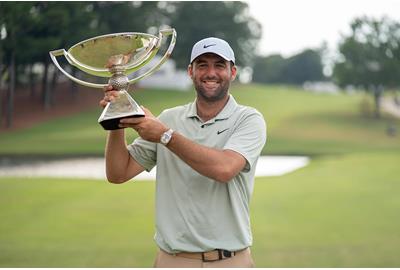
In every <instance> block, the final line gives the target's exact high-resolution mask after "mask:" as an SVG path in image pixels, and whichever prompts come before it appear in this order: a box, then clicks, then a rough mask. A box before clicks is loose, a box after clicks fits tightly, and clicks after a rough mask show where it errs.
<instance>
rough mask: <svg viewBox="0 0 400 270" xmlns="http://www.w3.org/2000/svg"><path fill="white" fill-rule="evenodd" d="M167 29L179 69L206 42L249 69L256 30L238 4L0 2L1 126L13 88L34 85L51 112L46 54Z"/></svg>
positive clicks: (52, 84)
mask: <svg viewBox="0 0 400 270" xmlns="http://www.w3.org/2000/svg"><path fill="white" fill-rule="evenodd" d="M171 26H172V27H174V28H175V29H176V31H177V32H178V41H177V44H176V47H175V50H174V52H173V54H172V58H173V59H174V60H175V62H176V63H177V66H178V67H179V68H186V66H187V65H188V61H189V57H190V49H191V47H192V45H193V44H194V43H195V42H196V41H198V40H199V39H201V38H204V37H208V36H216V37H220V38H224V39H226V40H227V41H228V42H229V43H230V44H231V45H232V47H233V49H234V50H235V51H236V53H237V55H238V57H237V63H238V64H239V65H250V64H251V63H252V60H253V59H254V57H255V54H254V52H255V49H256V46H257V44H258V41H259V40H260V38H261V25H260V24H259V23H258V22H257V21H256V20H255V19H253V18H252V17H251V16H250V15H249V12H248V5H247V4H246V3H243V2H164V1H144V2H140V1H134V2H47V1H45V2H0V42H1V43H0V91H6V92H7V93H6V94H5V95H2V93H1V92H0V106H2V105H3V104H5V107H6V108H5V110H4V108H2V107H0V114H1V113H2V112H4V111H5V113H6V125H7V126H10V125H11V123H12V113H13V99H14V95H15V89H16V84H21V83H24V84H26V85H28V87H30V88H31V89H34V88H33V85H35V84H37V83H40V84H41V89H40V96H41V99H42V102H43V106H44V107H45V108H49V107H51V106H52V92H53V91H54V89H55V88H56V84H57V80H58V75H59V72H50V71H51V67H53V66H52V65H51V63H50V62H51V61H50V58H49V54H48V52H49V51H51V50H55V49H61V48H65V49H68V48H70V47H71V46H72V45H74V44H76V43H77V42H79V41H82V40H85V39H88V38H91V37H94V36H98V35H103V34H109V33H117V32H145V33H150V34H155V35H157V34H158V30H160V29H162V28H168V27H171ZM38 65H39V66H40V67H42V71H40V72H36V70H35V67H37V66H38ZM71 72H73V73H75V72H77V71H76V70H75V69H72V70H71ZM73 75H75V76H76V74H73ZM71 89H72V90H71V93H74V91H73V89H74V87H71ZM32 91H33V90H32ZM2 97H6V99H7V100H1V98H2ZM2 118H3V117H2V116H1V115H0V119H2Z"/></svg>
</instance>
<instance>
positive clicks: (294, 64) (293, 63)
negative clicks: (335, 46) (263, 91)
mask: <svg viewBox="0 0 400 270" xmlns="http://www.w3.org/2000/svg"><path fill="white" fill-rule="evenodd" d="M320 80H325V77H324V75H323V73H322V62H321V56H320V52H319V51H316V50H311V49H307V50H304V51H303V52H301V53H299V54H296V55H293V56H291V57H289V58H283V57H282V56H281V55H270V56H267V57H260V58H259V59H258V60H257V61H256V63H255V65H254V71H253V81H254V82H260V83H288V84H302V83H304V82H306V81H320Z"/></svg>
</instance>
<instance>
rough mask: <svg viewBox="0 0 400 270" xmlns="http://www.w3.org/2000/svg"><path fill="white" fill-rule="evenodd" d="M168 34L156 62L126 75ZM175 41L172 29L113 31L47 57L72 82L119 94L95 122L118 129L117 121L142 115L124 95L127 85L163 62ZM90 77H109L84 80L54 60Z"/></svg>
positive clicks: (149, 57)
mask: <svg viewBox="0 0 400 270" xmlns="http://www.w3.org/2000/svg"><path fill="white" fill-rule="evenodd" d="M168 36H171V39H170V43H169V46H168V48H167V50H166V52H165V54H164V55H163V56H162V57H161V59H160V60H159V61H158V63H156V64H154V65H153V67H151V68H150V69H149V70H148V71H147V72H145V73H143V74H142V75H140V76H138V77H136V78H132V79H130V78H128V75H130V74H132V73H133V72H135V71H137V70H139V69H140V68H142V67H143V66H145V65H146V64H148V63H149V62H150V60H152V59H153V57H154V56H155V55H156V54H157V52H158V50H159V49H160V47H161V43H162V40H163V39H167V38H168ZM175 43H176V31H175V29H173V28H172V29H166V30H161V31H160V32H159V35H158V37H157V36H154V35H150V34H146V33H135V32H127V33H115V34H109V35H103V36H98V37H94V38H90V39H87V40H85V41H82V42H79V43H78V44H75V45H74V46H72V47H71V48H70V49H69V50H68V51H65V50H64V49H59V50H54V51H51V52H49V53H50V57H51V60H52V61H53V63H54V64H55V65H56V67H57V68H58V69H59V70H61V72H62V73H64V75H65V76H67V77H68V78H70V79H71V80H73V81H74V82H76V83H78V84H80V85H84V86H88V87H93V88H104V87H105V86H107V85H108V84H110V85H112V87H113V88H114V89H116V90H118V92H119V95H118V98H116V99H115V100H114V101H112V102H109V103H108V104H107V106H106V107H105V108H104V110H103V112H102V114H101V115H100V118H99V120H98V122H99V123H100V124H101V125H102V126H103V128H104V129H105V130H114V129H119V127H118V124H119V120H120V119H122V118H128V117H142V116H144V112H143V110H142V108H140V106H139V105H138V104H137V103H136V101H135V100H134V99H133V98H132V97H131V96H130V95H129V94H128V92H127V91H128V88H129V85H131V84H133V83H135V82H137V81H139V80H141V79H143V78H145V77H147V76H149V75H151V74H152V73H153V72H155V71H156V70H157V69H158V68H160V67H161V65H162V64H163V63H164V62H165V61H167V59H168V57H169V56H170V55H171V53H172V50H173V49H174V47H175ZM62 55H64V57H65V58H66V59H67V61H68V63H69V64H71V65H73V66H75V67H77V68H78V69H80V70H82V71H83V72H85V73H88V74H90V75H93V76H98V77H106V78H109V80H108V84H97V83H91V82H86V81H83V80H80V79H78V78H75V77H74V76H72V75H70V74H69V73H68V72H66V71H65V70H64V69H63V68H62V67H61V66H60V64H59V63H58V61H57V58H56V57H57V56H62Z"/></svg>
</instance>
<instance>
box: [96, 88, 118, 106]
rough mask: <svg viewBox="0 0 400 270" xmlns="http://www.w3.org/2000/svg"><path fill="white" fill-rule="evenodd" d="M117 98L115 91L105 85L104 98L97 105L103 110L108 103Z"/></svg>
mask: <svg viewBox="0 0 400 270" xmlns="http://www.w3.org/2000/svg"><path fill="white" fill-rule="evenodd" d="M117 97H118V91H117V90H115V89H114V88H113V87H112V86H111V85H107V86H105V87H104V97H103V99H102V100H100V102H99V104H100V106H101V107H103V108H105V107H106V106H107V104H108V102H111V101H113V100H114V99H115V98H117Z"/></svg>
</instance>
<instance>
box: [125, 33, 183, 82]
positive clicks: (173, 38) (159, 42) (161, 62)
mask: <svg viewBox="0 0 400 270" xmlns="http://www.w3.org/2000/svg"><path fill="white" fill-rule="evenodd" d="M170 35H172V37H171V42H170V44H169V46H168V49H167V51H166V52H165V54H164V56H163V57H162V58H161V59H160V61H159V62H158V63H157V64H156V65H154V66H153V67H152V68H151V69H150V70H148V71H147V72H146V73H144V74H142V75H140V76H139V77H137V78H133V79H131V80H129V84H132V83H135V82H137V81H139V80H141V79H143V78H144V77H147V76H149V75H150V74H152V73H153V72H154V71H156V70H157V69H158V68H159V67H160V66H161V65H162V64H164V62H165V61H167V59H168V58H169V57H170V55H171V53H172V50H173V49H174V47H175V43H176V31H175V29H174V28H171V29H165V30H160V32H159V35H158V37H159V40H158V44H157V48H159V47H160V46H161V40H162V39H163V38H164V37H167V36H170Z"/></svg>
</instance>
